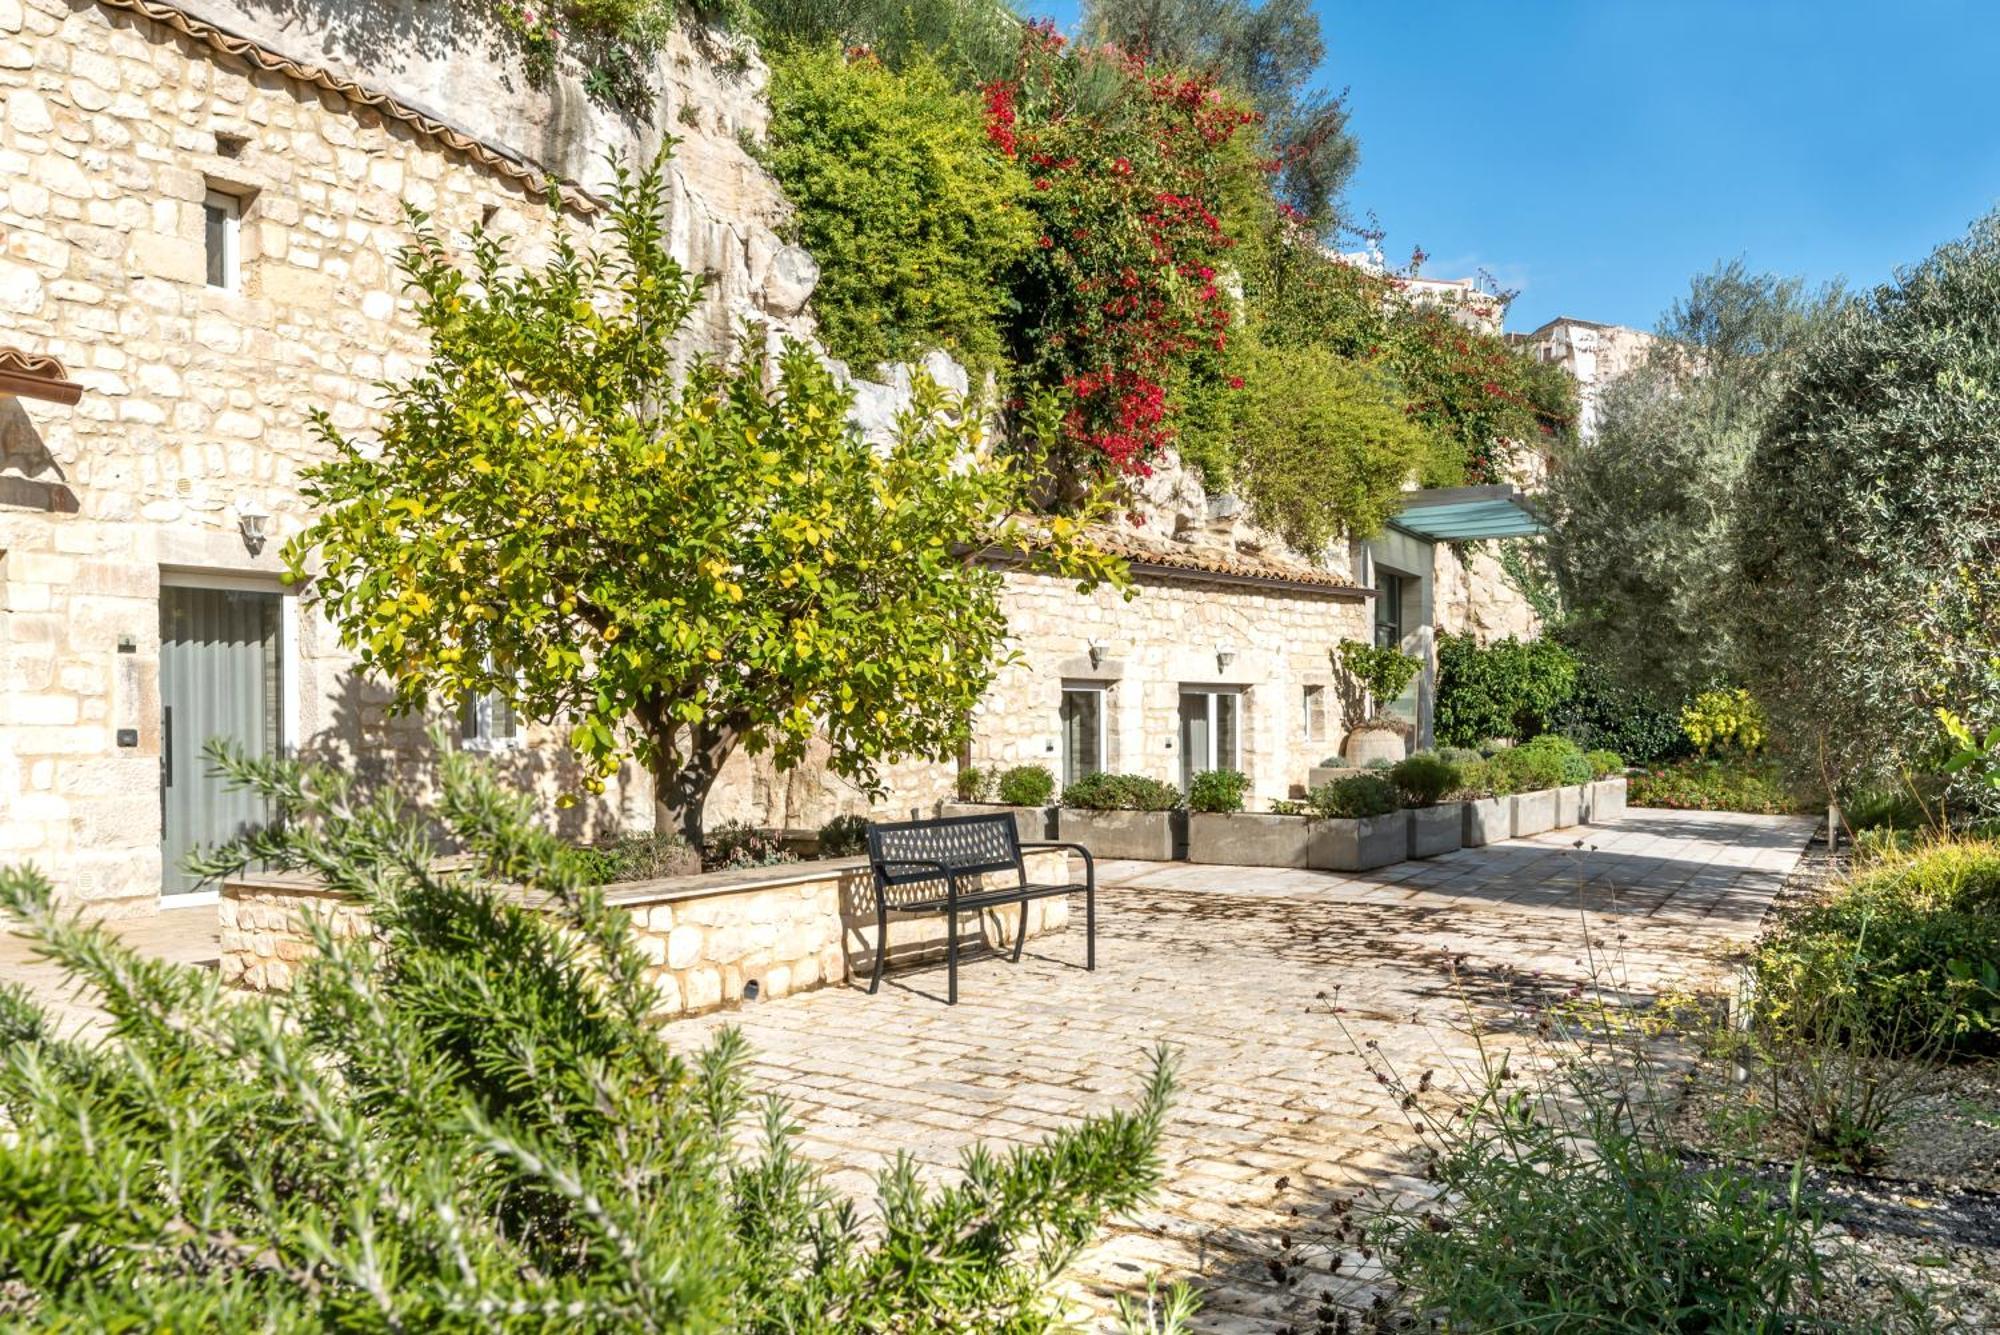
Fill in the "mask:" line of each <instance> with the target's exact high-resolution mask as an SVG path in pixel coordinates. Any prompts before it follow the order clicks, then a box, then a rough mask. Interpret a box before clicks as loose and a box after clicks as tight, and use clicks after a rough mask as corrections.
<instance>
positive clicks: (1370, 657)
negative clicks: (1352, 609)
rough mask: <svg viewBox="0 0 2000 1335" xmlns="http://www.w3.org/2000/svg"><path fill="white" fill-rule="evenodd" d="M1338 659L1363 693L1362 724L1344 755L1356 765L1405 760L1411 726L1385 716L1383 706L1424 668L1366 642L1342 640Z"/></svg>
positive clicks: (1352, 732)
mask: <svg viewBox="0 0 2000 1335" xmlns="http://www.w3.org/2000/svg"><path fill="white" fill-rule="evenodd" d="M1338 658H1339V662H1340V667H1341V671H1343V672H1344V673H1346V675H1347V680H1348V684H1349V685H1350V686H1351V687H1353V688H1354V689H1355V690H1356V691H1358V692H1359V693H1360V701H1359V703H1360V706H1361V709H1360V711H1359V712H1361V713H1362V720H1361V722H1359V723H1357V724H1355V725H1354V727H1353V728H1352V729H1350V730H1349V731H1348V734H1347V741H1346V742H1345V744H1343V745H1342V747H1341V754H1342V755H1344V756H1345V757H1346V758H1347V763H1348V764H1350V765H1355V766H1362V765H1366V764H1367V763H1368V762H1369V761H1371V760H1389V761H1392V762H1393V761H1397V760H1401V759H1402V758H1403V756H1404V755H1405V754H1406V753H1407V752H1408V751H1409V738H1410V727H1409V725H1408V724H1407V723H1404V722H1403V721H1402V720H1401V719H1395V718H1389V717H1387V716H1386V715H1384V714H1383V713H1382V707H1383V706H1384V705H1386V704H1387V703H1388V702H1389V701H1391V700H1394V699H1395V698H1396V697H1397V696H1399V695H1401V694H1402V693H1403V692H1404V690H1405V689H1407V688H1408V686H1409V684H1410V680H1411V678H1413V677H1415V676H1416V675H1417V670H1418V668H1420V667H1422V666H1423V665H1422V664H1421V663H1420V662H1419V661H1418V660H1417V659H1416V658H1414V657H1412V656H1411V655H1409V654H1406V653H1404V652H1403V651H1402V650H1400V649H1397V648H1394V647H1392V646H1389V645H1375V644H1369V643H1367V642H1366V641H1364V640H1342V641H1341V642H1340V649H1339V653H1338Z"/></svg>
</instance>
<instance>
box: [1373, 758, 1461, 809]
mask: <svg viewBox="0 0 2000 1335" xmlns="http://www.w3.org/2000/svg"><path fill="white" fill-rule="evenodd" d="M1389 782H1391V783H1393V784H1395V785H1396V791H1397V792H1398V793H1400V794H1401V795H1402V798H1403V804H1404V805H1405V806H1412V807H1434V806H1436V805H1437V804H1438V802H1439V801H1440V800H1442V799H1443V797H1444V796H1445V794H1447V793H1450V792H1455V791H1456V790H1457V789H1459V788H1461V787H1463V786H1464V784H1465V772H1464V770H1462V769H1461V768H1460V767H1459V766H1457V765H1454V764H1453V763H1452V762H1450V761H1449V760H1446V759H1445V758H1444V757H1442V756H1440V755H1438V754H1437V753H1436V752H1433V751H1419V752H1417V753H1416V754H1415V755H1413V756H1409V757H1406V758H1405V759H1404V760H1403V761H1402V762H1401V763H1399V764H1397V765H1395V766H1393V767H1391V769H1390V770H1389Z"/></svg>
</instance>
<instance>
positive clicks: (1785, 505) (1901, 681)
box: [1730, 214, 2000, 788]
mask: <svg viewBox="0 0 2000 1335" xmlns="http://www.w3.org/2000/svg"><path fill="white" fill-rule="evenodd" d="M1996 498H2000V214H1995V215H1989V216H1988V217H1987V218H1985V219H1984V220H1982V221H1981V222H1979V223H1977V224H1976V225H1975V226H1974V227H1973V228H1972V230H1971V231H1970V233H1968V234H1967V235H1966V236H1965V237H1964V238H1962V239H1960V240H1958V241H1954V242H1952V243H1950V244H1948V245H1945V246H1942V247H1940V248H1939V249H1938V250H1937V251H1936V252H1935V253H1933V254H1932V255H1931V256H1930V257H1929V258H1927V259H1926V260H1924V261H1923V262H1922V263H1921V264H1918V265H1916V266H1914V267H1913V268H1911V269H1909V270H1907V271H1905V272H1903V273H1902V274H1900V275H1899V276H1898V277H1897V278H1896V280H1895V281H1893V282H1891V283H1888V284H1885V285H1883V286H1882V287H1879V288H1877V289H1876V290H1875V291H1874V292H1872V293H1870V294H1868V295H1867V297H1866V298H1865V299H1863V300H1861V301H1859V302H1857V303H1855V304H1854V306H1853V307H1852V309H1850V310H1848V311H1846V312H1844V313H1843V314H1842V315H1841V316H1840V317H1839V318H1838V319H1837V320H1836V321H1834V322H1833V324H1832V327H1831V328H1830V329H1828V330H1827V331H1826V332H1825V334H1824V335H1823V336H1822V337H1820V338H1818V339H1816V340H1815V341H1814V342H1813V343H1812V345H1811V346H1810V348H1809V349H1808V350H1807V352H1806V354H1805V356H1804V358H1803V359H1802V363H1801V365H1800V368H1799V371H1798V374H1797V376H1796V378H1795V379H1794V380H1793V382H1792V384H1791V385H1790V387H1789V388H1788V389H1787V391H1786V392H1785V394H1784V395H1783V397H1782V398H1781V399H1780V400H1779V401H1778V403H1777V405H1776V406H1775V408H1774V409H1773V411H1772V413H1771V415H1770V418H1769V420H1768V422H1767V423H1766V425H1765V428H1764V431H1763V433H1762V436H1761V437H1760V439H1759V440H1758V442H1757V445H1756V449H1755V452H1754V454H1753V456H1752V457H1751V459H1750V462H1749V466H1748V470H1747V472H1746V474H1745V478H1744V485H1743V488H1742V501H1741V504H1740V507H1739V529H1738V534H1737V547H1736V558H1737V561H1738V562H1739V568H1740V571H1741V581H1740V586H1741V587H1740V589H1739V590H1738V591H1737V592H1738V596H1736V597H1733V598H1732V599H1730V606H1731V608H1732V610H1733V612H1734V614H1735V627H1736V645H1737V649H1738V655H1739V658H1740V661H1741V662H1742V664H1743V667H1744V671H1745V674H1746V678H1747V684H1748V685H1749V686H1750V687H1751V688H1752V689H1753V690H1754V691H1755V692H1756V693H1757V696H1758V698H1759V699H1760V700H1761V701H1762V702H1763V703H1764V704H1765V706H1766V707H1767V708H1768V709H1769V711H1770V713H1771V715H1772V719H1773V722H1774V724H1775V725H1776V727H1777V730H1778V731H1779V732H1780V733H1781V734H1784V733H1788V734H1790V735H1791V736H1792V737H1793V738H1794V739H1795V740H1796V741H1797V742H1798V743H1799V744H1800V745H1801V747H1802V749H1803V750H1804V751H1805V752H1806V753H1807V754H1808V757H1809V758H1810V759H1813V760H1814V761H1815V762H1816V763H1817V764H1818V765H1819V767H1820V768H1821V769H1822V771H1823V773H1824V774H1825V776H1826V778H1827V779H1828V781H1829V784H1830V786H1833V787H1836V788H1837V787H1838V786H1839V785H1840V784H1841V783H1843V782H1845V781H1847V780H1850V779H1853V778H1857V777H1863V776H1866V775H1869V774H1871V773H1880V772H1882V771H1884V770H1886V769H1889V768H1892V767H1894V766H1896V765H1898V764H1899V763H1906V762H1911V761H1924V760H1927V759H1929V758H1931V757H1932V756H1933V755H1934V754H1935V753H1937V752H1938V750H1939V748H1940V747H1941V746H1942V743H1943V734H1942V732H1941V730H1940V728H1939V725H1938V722H1937V713H1936V711H1937V710H1939V709H1945V710H1949V711H1952V712H1953V713H1954V714H1955V715H1958V716H1961V717H1962V718H1963V719H1964V720H1965V721H1966V726H1967V727H1969V728H1971V729H1973V730H1976V731H1980V732H1983V731H1985V730H1986V729H1988V728H1990V727H1991V726H1992V725H1993V724H1995V723H2000V503H1996Z"/></svg>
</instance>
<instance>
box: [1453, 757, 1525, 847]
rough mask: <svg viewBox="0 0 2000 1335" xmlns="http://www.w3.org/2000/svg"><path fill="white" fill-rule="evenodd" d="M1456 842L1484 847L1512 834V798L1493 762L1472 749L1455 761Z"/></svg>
mask: <svg viewBox="0 0 2000 1335" xmlns="http://www.w3.org/2000/svg"><path fill="white" fill-rule="evenodd" d="M1458 774H1459V781H1458V791H1457V792H1456V793H1455V794H1453V796H1455V797H1456V798H1457V799H1458V803H1459V814H1460V816H1461V817H1462V819H1461V820H1460V821H1459V842H1460V844H1461V845H1462V846H1464V847H1466V848H1484V847H1485V846H1486V845H1488V844H1497V843H1502V842H1504V841H1505V840H1508V839H1512V838H1513V837H1514V798H1513V795H1512V794H1511V793H1510V792H1508V791H1507V789H1506V786H1505V783H1506V781H1505V779H1504V778H1502V777H1500V776H1498V775H1496V774H1495V773H1494V771H1493V763H1492V762H1491V761H1490V760H1488V759H1486V758H1485V757H1484V756H1482V755H1480V754H1479V753H1478V752H1476V751H1473V752H1469V753H1466V755H1465V756H1463V757H1462V758H1461V759H1460V760H1459V761H1458Z"/></svg>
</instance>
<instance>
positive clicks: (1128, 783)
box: [1056, 774, 1181, 862]
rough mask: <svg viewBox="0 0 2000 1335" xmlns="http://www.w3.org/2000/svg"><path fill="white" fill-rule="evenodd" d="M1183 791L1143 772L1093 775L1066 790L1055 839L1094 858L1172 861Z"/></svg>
mask: <svg viewBox="0 0 2000 1335" xmlns="http://www.w3.org/2000/svg"><path fill="white" fill-rule="evenodd" d="M1180 804H1181V794H1180V790H1179V789H1178V788H1176V787H1174V786H1173V785H1172V784H1170V783H1162V782H1161V781H1160V780H1158V779H1149V778H1147V777H1145V776H1144V775H1142V774H1089V775H1085V776H1084V777H1083V778H1081V779H1078V780H1077V781H1076V782H1075V783H1073V784H1071V785H1070V786H1069V787H1067V788H1065V789H1063V792H1062V805H1061V806H1060V807H1058V808H1057V809H1056V838H1058V839H1061V840H1064V841H1065V842H1068V843H1077V844H1082V845H1083V846H1084V847H1085V848H1087V849H1089V850H1090V852H1091V856H1093V857H1100V858H1138V859H1141V860H1143V861H1147V862H1171V861H1173V858H1174V826H1175V825H1176V823H1177V821H1176V819H1175V818H1176V817H1177V816H1178V815H1179V814H1180V812H1179V807H1180Z"/></svg>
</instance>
